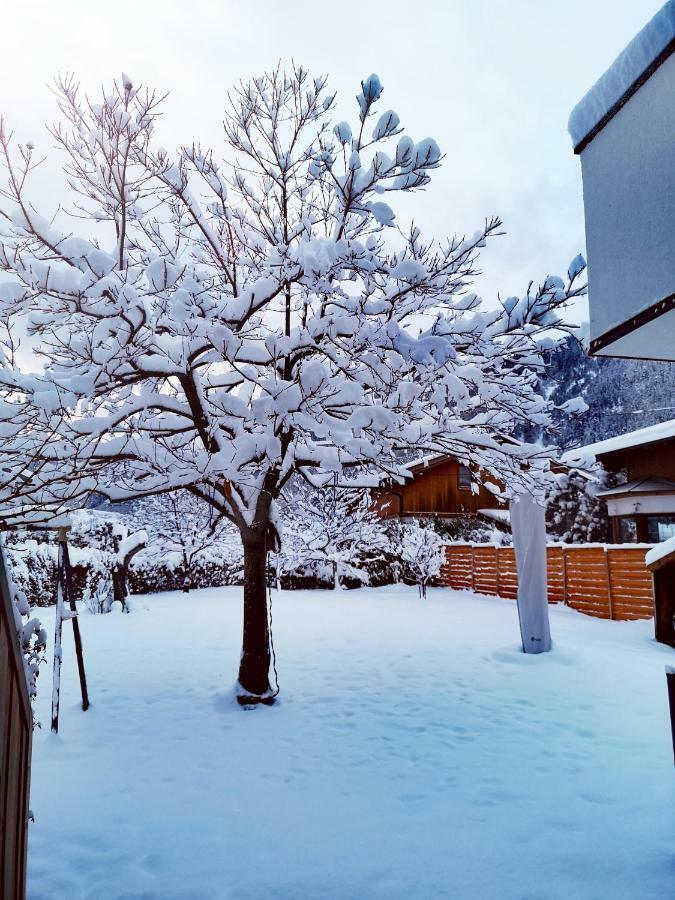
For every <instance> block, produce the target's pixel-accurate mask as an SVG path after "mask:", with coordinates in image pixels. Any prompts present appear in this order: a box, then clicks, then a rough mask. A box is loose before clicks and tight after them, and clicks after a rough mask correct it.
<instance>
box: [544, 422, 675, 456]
mask: <svg viewBox="0 0 675 900" xmlns="http://www.w3.org/2000/svg"><path fill="white" fill-rule="evenodd" d="M670 438H675V419H668V421H666V422H660V423H659V424H658V425H647V427H646V428H638V429H637V430H636V431H628V432H626V434H617V435H616V436H615V437H612V438H607V439H606V440H604V441H596V442H595V443H594V444H587V445H586V446H585V447H577V448H576V449H575V450H568V451H567V452H566V453H563V455H562V457H561V461H562V462H564V463H574V462H578V461H580V460H582V459H583V458H585V457H592V456H595V457H597V456H599V455H601V454H605V453H615V452H616V451H617V450H628V449H629V448H630V447H640V446H642V445H643V444H654V443H656V442H657V441H665V440H669V439H670Z"/></svg>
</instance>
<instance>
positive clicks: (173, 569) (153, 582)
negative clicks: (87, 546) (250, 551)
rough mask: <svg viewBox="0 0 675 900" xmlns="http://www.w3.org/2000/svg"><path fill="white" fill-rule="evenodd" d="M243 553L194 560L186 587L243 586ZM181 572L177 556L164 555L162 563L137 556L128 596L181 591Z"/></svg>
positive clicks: (130, 577)
mask: <svg viewBox="0 0 675 900" xmlns="http://www.w3.org/2000/svg"><path fill="white" fill-rule="evenodd" d="M243 559H244V558H243V553H241V554H240V555H239V556H238V557H234V558H233V557H230V558H226V559H220V560H219V559H216V558H215V557H213V556H211V555H206V554H205V555H203V556H197V557H196V558H195V559H193V560H192V562H191V563H190V571H189V587H190V588H195V589H197V588H207V587H222V586H224V585H232V584H243V581H244V573H243ZM184 584H185V568H184V565H183V560H182V559H181V557H180V555H179V554H177V553H170V554H167V555H166V557H165V558H164V560H163V561H161V562H160V561H159V560H158V559H157V558H155V559H149V558H148V557H146V556H144V555H142V554H141V556H140V558H138V559H135V560H134V561H133V563H132V564H131V569H130V571H129V587H130V588H131V592H132V594H154V593H158V592H159V591H179V590H183V588H184Z"/></svg>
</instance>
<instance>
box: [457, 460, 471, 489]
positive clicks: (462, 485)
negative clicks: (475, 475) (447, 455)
mask: <svg viewBox="0 0 675 900" xmlns="http://www.w3.org/2000/svg"><path fill="white" fill-rule="evenodd" d="M457 485H458V487H459V489H460V491H470V490H471V469H470V468H469V467H468V466H464V465H462V464H461V463H460V466H459V475H458V476H457Z"/></svg>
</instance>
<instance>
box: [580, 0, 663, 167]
mask: <svg viewBox="0 0 675 900" xmlns="http://www.w3.org/2000/svg"><path fill="white" fill-rule="evenodd" d="M673 50H675V0H668V2H667V3H666V4H665V6H663V8H662V9H661V10H659V12H657V14H656V15H655V16H654V18H653V19H652V20H651V21H650V22H648V23H647V24H646V25H645V27H644V28H643V29H642V31H640V32H639V34H637V35H636V36H635V37H634V38H633V40H632V41H631V42H630V44H628V46H627V47H626V48H625V50H623V51H622V52H621V53H620V54H619V56H617V58H616V59H615V60H614V62H613V63H612V65H611V66H610V67H609V69H608V70H607V71H606V72H605V74H604V75H602V77H601V78H599V79H598V81H597V82H596V83H595V84H594V85H593V87H592V88H591V89H590V91H589V92H588V93H587V94H586V96H585V97H584V98H583V99H582V100H580V101H579V103H577V105H576V106H575V107H574V109H573V110H572V113H571V115H570V118H569V123H568V126H567V128H568V131H569V133H570V137H571V138H572V143H573V144H574V149H575V152H577V153H579V152H581V150H582V149H583V147H584V146H585V145H586V144H587V143H588V142H589V141H590V140H591V139H592V138H593V137H594V136H595V133H596V132H597V131H599V130H600V129H601V128H602V127H603V126H604V125H605V124H606V121H609V119H610V118H611V117H612V116H613V115H614V113H616V112H617V111H618V110H619V109H620V108H621V107H622V106H623V104H624V103H625V102H626V101H627V100H628V99H629V98H630V97H631V96H632V95H633V94H634V93H635V91H636V90H637V89H638V88H639V87H640V85H641V84H642V83H643V81H645V80H646V79H647V78H649V77H650V75H652V73H653V72H654V71H655V70H656V69H657V68H658V67H659V66H660V65H661V63H662V62H663V61H664V60H665V59H666V58H667V57H668V56H669V55H670V54H671V53H672V52H673ZM603 120H606V121H603ZM582 145H583V146H582Z"/></svg>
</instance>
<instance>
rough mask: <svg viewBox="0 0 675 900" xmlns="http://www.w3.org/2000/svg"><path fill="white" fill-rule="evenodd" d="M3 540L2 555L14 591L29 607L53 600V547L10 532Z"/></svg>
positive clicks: (54, 572) (54, 595)
mask: <svg viewBox="0 0 675 900" xmlns="http://www.w3.org/2000/svg"><path fill="white" fill-rule="evenodd" d="M5 541H6V543H5V556H6V559H7V564H8V567H9V569H10V572H11V575H12V579H13V581H14V584H15V585H16V588H17V590H19V591H20V592H21V593H23V594H24V595H25V596H26V597H27V598H28V600H29V602H30V604H31V606H51V604H52V603H54V602H55V601H56V572H57V554H56V546H55V545H54V544H49V543H46V542H44V541H37V540H35V539H34V538H27V537H26V535H25V534H21V533H11V532H10V533H9V534H8V535H7V536H6V538H5Z"/></svg>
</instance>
